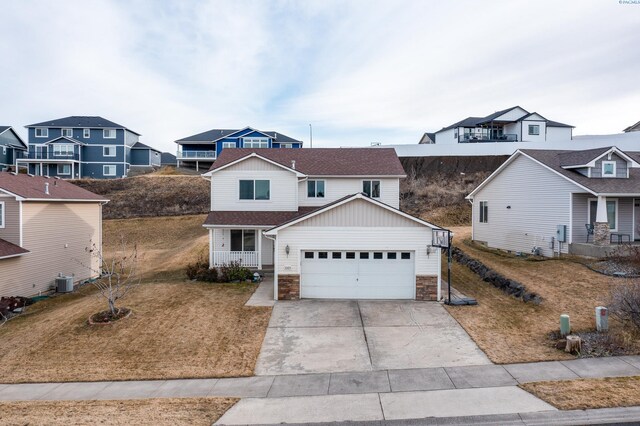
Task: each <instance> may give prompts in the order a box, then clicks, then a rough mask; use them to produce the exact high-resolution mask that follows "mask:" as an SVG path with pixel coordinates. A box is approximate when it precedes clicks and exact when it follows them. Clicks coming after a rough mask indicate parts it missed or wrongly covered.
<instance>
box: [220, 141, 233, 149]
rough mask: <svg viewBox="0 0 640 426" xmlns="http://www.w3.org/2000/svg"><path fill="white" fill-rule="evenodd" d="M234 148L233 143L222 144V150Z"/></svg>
mask: <svg viewBox="0 0 640 426" xmlns="http://www.w3.org/2000/svg"><path fill="white" fill-rule="evenodd" d="M235 147H236V143H235V142H222V149H224V148H235Z"/></svg>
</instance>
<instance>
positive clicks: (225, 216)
mask: <svg viewBox="0 0 640 426" xmlns="http://www.w3.org/2000/svg"><path fill="white" fill-rule="evenodd" d="M323 207H324V206H320V207H300V208H299V210H297V211H289V212H282V211H278V212H276V211H212V212H209V215H208V216H207V219H206V220H205V222H204V224H205V225H238V226H275V225H279V224H281V223H284V222H288V221H290V220H293V219H297V218H298V217H300V216H304V215H305V214H307V213H310V212H312V211H316V210H318V209H321V208H323Z"/></svg>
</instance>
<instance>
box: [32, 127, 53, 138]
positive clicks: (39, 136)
mask: <svg viewBox="0 0 640 426" xmlns="http://www.w3.org/2000/svg"><path fill="white" fill-rule="evenodd" d="M38 130H42V131H43V133H42V134H41V135H38ZM33 134H34V135H35V137H36V138H48V137H49V129H48V128H47V127H36V128H35V130H34V131H33Z"/></svg>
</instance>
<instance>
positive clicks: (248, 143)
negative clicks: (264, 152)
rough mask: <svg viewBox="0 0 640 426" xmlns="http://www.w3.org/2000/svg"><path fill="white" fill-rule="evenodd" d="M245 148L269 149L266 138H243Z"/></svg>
mask: <svg viewBox="0 0 640 426" xmlns="http://www.w3.org/2000/svg"><path fill="white" fill-rule="evenodd" d="M243 141H244V147H245V148H269V139H267V138H244V139H243Z"/></svg>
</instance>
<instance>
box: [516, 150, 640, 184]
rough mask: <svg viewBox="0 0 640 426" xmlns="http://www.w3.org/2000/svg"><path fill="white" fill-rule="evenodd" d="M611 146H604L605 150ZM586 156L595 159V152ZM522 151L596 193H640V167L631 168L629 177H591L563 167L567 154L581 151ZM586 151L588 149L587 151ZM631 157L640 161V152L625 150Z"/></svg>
mask: <svg viewBox="0 0 640 426" xmlns="http://www.w3.org/2000/svg"><path fill="white" fill-rule="evenodd" d="M610 148H611V147H606V148H602V149H603V150H604V151H602V152H605V151H607V150H609V149H610ZM588 151H589V153H588V154H584V157H585V158H587V157H591V158H592V159H593V156H594V155H593V152H594V151H597V150H588ZM520 152H522V153H524V154H526V155H528V156H530V157H532V158H534V159H535V160H537V161H539V162H541V163H542V164H544V165H546V166H548V167H549V168H551V169H552V170H554V171H556V172H558V173H560V174H561V175H563V176H566V177H567V178H569V179H571V180H572V181H574V182H576V183H577V184H579V185H582V186H583V187H585V188H588V189H590V190H591V191H593V192H594V193H596V194H640V168H635V167H634V168H630V169H629V177H628V178H589V177H587V176H584V175H581V174H580V173H578V172H577V171H575V170H570V169H569V170H567V169H564V168H563V167H562V164H561V161H562V160H561V158H563V155H564V158H567V156H566V154H570V155H575V157H576V158H578V157H579V156H581V155H582V154H580V152H581V151H560V150H552V149H521V150H520ZM585 152H586V151H585ZM625 154H627V155H628V156H629V157H631V158H632V159H634V160H635V161H637V162H640V152H625Z"/></svg>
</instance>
